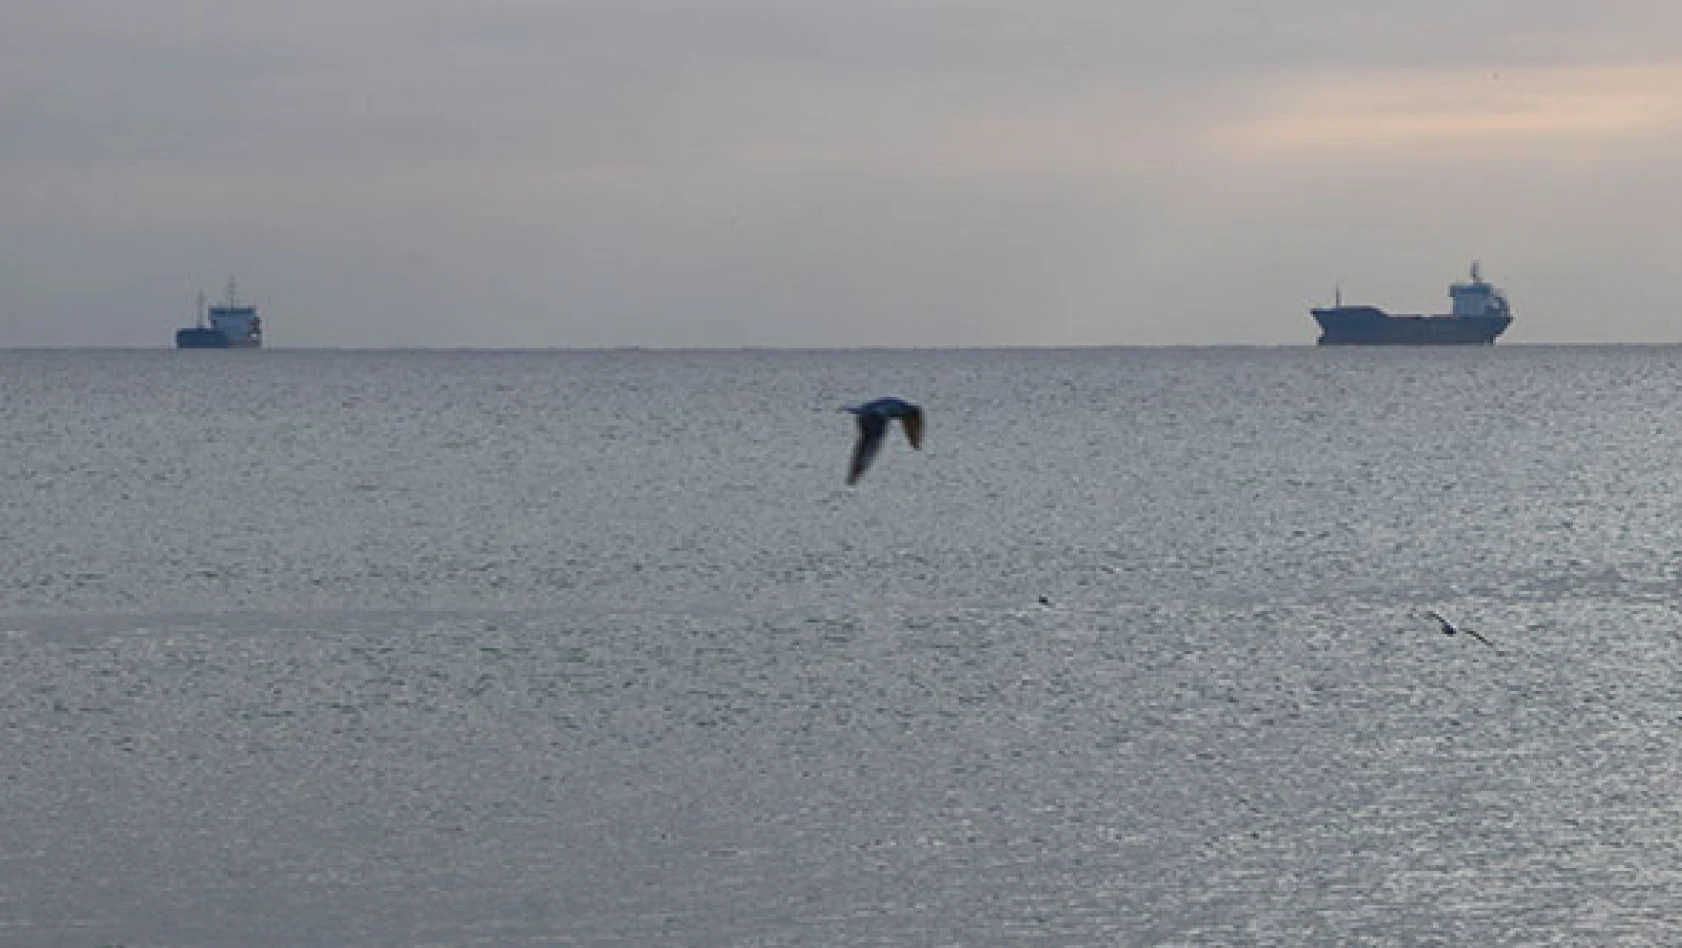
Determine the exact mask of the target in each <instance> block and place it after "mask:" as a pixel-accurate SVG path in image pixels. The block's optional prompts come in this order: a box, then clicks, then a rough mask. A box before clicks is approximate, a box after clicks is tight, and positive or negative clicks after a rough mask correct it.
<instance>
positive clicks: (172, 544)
mask: <svg viewBox="0 0 1682 948" xmlns="http://www.w3.org/2000/svg"><path fill="white" fill-rule="evenodd" d="M889 393H898V394H902V395H905V396H907V397H910V398H912V399H914V400H917V401H920V402H921V403H922V404H923V405H924V407H925V409H926V411H927V413H928V437H927V442H926V444H925V450H923V451H921V452H916V451H912V450H911V449H910V447H909V445H907V444H906V443H905V441H904V439H903V438H902V437H900V436H899V434H898V432H897V431H895V432H894V433H893V437H892V439H891V440H890V441H889V443H888V444H887V445H886V446H885V449H884V450H883V452H882V455H881V457H880V458H879V459H878V461H877V464H876V466H875V467H874V468H873V469H872V470H871V472H870V473H869V475H868V476H867V477H866V478H865V479H864V480H863V482H862V483H860V485H859V486H858V487H857V488H853V489H848V488H846V487H844V486H843V485H842V478H843V475H844V472H845V467H846V462H847V456H848V452H849V450H850V447H851V441H852V436H853V432H852V419H851V418H850V417H849V416H847V415H844V414H840V413H838V412H837V410H836V409H837V408H838V406H840V405H841V404H843V403H845V402H848V401H852V400H858V399H863V398H868V397H871V396H875V395H881V394H889ZM0 445H3V446H4V447H3V449H0V531H3V533H0V536H3V547H0V549H3V551H4V552H3V553H0V946H6V948H12V946H31V948H34V946H39V948H50V946H56V945H63V946H92V945H125V946H130V948H133V946H228V945H240V946H276V948H279V946H386V945H391V946H397V945H486V946H490V945H627V946H630V945H636V946H642V945H683V946H735V945H751V946H781V945H955V946H1016V945H1047V946H1052V945H1055V946H1063V945H1159V944H1174V945H1220V944H1268V945H1342V944H1351V943H1366V944H1418V943H1436V944H1452V945H1491V944H1527V945H1529V944H1557V945H1584V944H1611V943H1623V944H1675V943H1677V942H1678V941H1682V908H1679V907H1682V609H1679V604H1682V349H1678V348H1606V349H1600V348H1544V347H1524V346H1498V347H1494V348H1481V349H1469V350H1459V351H1455V350H1437V351H1432V350H1417V349H1413V350H1399V351H1383V350H1360V349H1355V350H1317V349H1313V348H1295V349H1233V350H1220V349H1186V350H1127V349H1118V350H1077V351H1014V352H1012V351H1003V352H995V351H949V352H940V351H928V352H893V351H885V352H845V353H784V352H739V353H670V352H613V353H559V352H557V353H500V354H499V353H443V352H438V353H426V352H416V353H367V352H358V353H352V352H287V351H266V352H261V353H240V352H232V353H229V352H221V353H216V352H165V351H156V352H52V351H28V352H20V351H12V352H0ZM1423 609H1437V610H1440V611H1441V612H1442V613H1443V614H1445V615H1447V616H1449V617H1450V618H1451V619H1453V620H1455V621H1456V622H1459V623H1462V624H1464V625H1467V626H1470V627H1472V628H1475V629H1478V630H1480V631H1481V632H1483V633H1484V634H1485V635H1486V636H1487V637H1488V638H1489V639H1490V640H1491V641H1492V642H1493V643H1494V644H1495V646H1496V648H1489V647H1486V646H1484V645H1482V644H1480V643H1478V642H1477V641H1475V640H1472V639H1470V638H1468V637H1466V636H1464V635H1461V636H1455V637H1452V638H1451V637H1447V636H1444V635H1442V634H1440V633H1439V632H1438V631H1437V630H1436V628H1435V627H1434V625H1433V624H1432V623H1431V622H1430V621H1429V620H1426V619H1424V618H1422V617H1421V616H1420V614H1419V612H1420V610H1423Z"/></svg>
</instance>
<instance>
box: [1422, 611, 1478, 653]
mask: <svg viewBox="0 0 1682 948" xmlns="http://www.w3.org/2000/svg"><path fill="white" fill-rule="evenodd" d="M1425 614H1426V615H1428V616H1430V617H1431V618H1433V619H1435V620H1437V625H1438V626H1439V627H1441V629H1442V630H1443V634H1444V635H1455V634H1457V633H1460V632H1464V633H1466V634H1467V635H1469V636H1471V637H1472V638H1474V639H1477V640H1478V641H1479V642H1482V643H1483V644H1485V645H1487V646H1489V647H1490V648H1494V647H1495V644H1494V643H1493V642H1491V641H1489V640H1488V639H1486V638H1484V637H1483V636H1481V635H1479V634H1478V633H1477V632H1476V631H1474V630H1472V629H1460V628H1456V627H1455V626H1454V623H1452V622H1450V621H1448V620H1447V619H1444V618H1443V617H1442V616H1441V615H1439V614H1437V613H1435V612H1432V611H1431V610H1429V609H1427V610H1425Z"/></svg>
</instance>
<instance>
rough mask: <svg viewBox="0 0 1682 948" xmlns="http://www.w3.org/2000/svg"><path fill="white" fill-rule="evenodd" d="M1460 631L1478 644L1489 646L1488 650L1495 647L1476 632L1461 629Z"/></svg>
mask: <svg viewBox="0 0 1682 948" xmlns="http://www.w3.org/2000/svg"><path fill="white" fill-rule="evenodd" d="M1460 631H1462V632H1464V633H1466V634H1467V635H1469V636H1471V637H1472V638H1474V639H1477V640H1478V641H1479V642H1482V643H1483V644H1485V645H1487V646H1489V647H1490V648H1494V647H1495V643H1494V642H1491V641H1490V640H1488V639H1486V638H1484V637H1483V636H1481V635H1479V634H1478V633H1477V632H1476V631H1474V630H1472V629H1461V630H1460Z"/></svg>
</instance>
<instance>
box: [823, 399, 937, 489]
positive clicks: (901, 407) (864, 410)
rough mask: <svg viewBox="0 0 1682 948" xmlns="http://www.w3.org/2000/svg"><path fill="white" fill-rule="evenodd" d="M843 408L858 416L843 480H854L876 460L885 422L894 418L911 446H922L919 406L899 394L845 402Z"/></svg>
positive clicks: (886, 429) (885, 432) (886, 425)
mask: <svg viewBox="0 0 1682 948" xmlns="http://www.w3.org/2000/svg"><path fill="white" fill-rule="evenodd" d="M842 410H843V411H850V412H852V413H853V414H854V415H855V416H857V418H858V425H859V438H858V441H856V442H854V444H853V461H852V463H851V464H850V465H848V467H847V484H848V485H849V486H851V485H853V484H857V483H858V481H859V478H861V477H863V476H864V472H865V470H866V469H867V468H869V467H870V462H871V461H874V460H876V452H878V451H880V450H882V437H883V436H884V435H886V434H887V432H888V424H889V423H890V422H893V421H895V420H897V421H898V422H899V423H900V426H901V427H903V428H904V429H905V438H906V440H908V441H910V442H911V446H912V447H913V448H918V449H921V448H922V447H923V410H922V409H921V408H919V407H917V406H916V405H913V404H911V403H910V402H908V401H906V400H905V399H903V398H878V399H876V400H875V401H869V402H865V403H864V404H862V405H848V406H847V407H846V408H844V409H842Z"/></svg>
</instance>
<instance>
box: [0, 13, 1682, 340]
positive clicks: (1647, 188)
mask: <svg viewBox="0 0 1682 948" xmlns="http://www.w3.org/2000/svg"><path fill="white" fill-rule="evenodd" d="M1474 259H1475V260H1480V261H1481V263H1482V270H1483V274H1484V276H1485V277H1487V278H1488V279H1490V280H1492V281H1493V282H1495V283H1497V284H1498V285H1500V286H1502V287H1503V288H1504V289H1505V290H1506V291H1507V293H1508V295H1509V297H1510V299H1511V301H1512V305H1513V309H1514V312H1515V314H1516V317H1517V319H1516V320H1515V322H1514V324H1513V328H1512V329H1511V330H1509V332H1508V334H1507V335H1506V336H1505V337H1503V342H1504V343H1599V342H1605V343H1667V342H1682V318H1679V317H1682V4H1677V3H1674V2H1673V0H1601V2H1597V3H1584V2H1581V0H1453V2H1451V0H1409V2H1407V3H1379V2H1374V0H1367V2H1344V0H1008V2H1007V0H848V2H840V0H830V2H822V3H820V2H811V0H501V2H499V0H475V2H466V0H462V2H446V0H289V2H285V3H281V2H256V0H147V2H145V3H135V2H133V0H50V2H49V0H20V2H19V3H15V4H12V5H10V6H8V7H7V9H6V12H5V13H3V14H0V347H27V346H124V347H127V346H139V347H150V346H167V345H170V344H171V340H172V333H173V330H174V329H175V328H176V327H178V326H180V325H186V324H187V323H189V322H191V321H192V318H193V307H194V299H195V297H196V295H197V294H198V293H199V292H200V291H204V292H205V293H207V294H209V295H210V296H211V297H212V298H216V297H218V296H220V295H221V293H222V291H223V287H224V284H225V283H226V281H227V280H228V278H229V277H230V276H233V277H237V278H238V280H239V286H240V292H241V295H242V296H243V297H245V298H247V299H249V300H250V301H252V302H254V303H256V304H257V305H258V306H259V307H260V309H261V310H262V312H263V315H264V318H265V323H266V329H267V340H268V344H269V345H272V346H285V347H353V348H362V347H377V348H386V347H392V348H400V347H442V348H453V347H483V348H527V347H568V348H571V347H578V348H588V347H617V346H647V347H684V348H688V347H739V346H765V347H824V348H827V347H854V346H908V347H909V346H915V347H923V346H1085V345H1097V346H1103V345H1130V346H1131V345H1139V346H1155V345H1227V344H1236V345H1306V344H1312V342H1313V340H1314V337H1315V335H1316V327H1315V326H1314V324H1313V321H1312V320H1311V319H1310V318H1309V316H1308V314H1307V309H1308V308H1309V307H1310V306H1314V305H1321V304H1324V303H1327V302H1329V301H1330V300H1331V298H1332V296H1333V293H1334V288H1337V289H1341V291H1342V294H1343V298H1344V300H1345V302H1366V303H1373V304H1376V305H1381V306H1384V307H1386V308H1388V309H1390V310H1391V311H1393V312H1443V311H1445V310H1446V308H1447V305H1448V301H1447V298H1446V287H1447V284H1448V283H1449V282H1450V281H1451V280H1454V279H1459V278H1463V277H1464V275H1465V273H1466V270H1467V267H1468V266H1469V264H1470V263H1471V262H1472V261H1473V260H1474Z"/></svg>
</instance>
